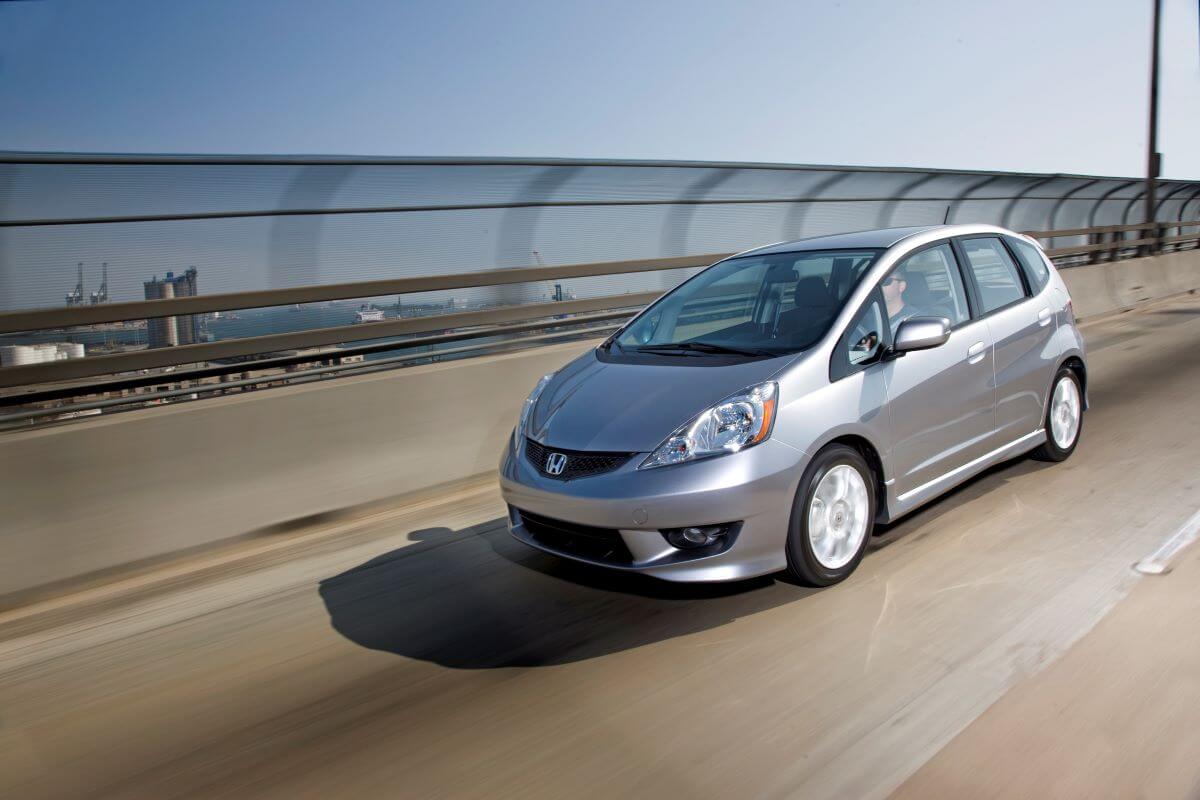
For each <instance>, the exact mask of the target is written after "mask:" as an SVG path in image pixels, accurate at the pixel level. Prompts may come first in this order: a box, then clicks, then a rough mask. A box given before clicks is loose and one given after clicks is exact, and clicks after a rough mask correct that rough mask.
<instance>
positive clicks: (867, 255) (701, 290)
mask: <svg viewBox="0 0 1200 800" xmlns="http://www.w3.org/2000/svg"><path fill="white" fill-rule="evenodd" d="M881 252H882V251H881V250H875V249H871V250H810V251H806V252H799V253H772V254H770V255H762V256H745V257H743V258H733V259H730V260H728V261H722V262H720V263H719V264H716V265H714V266H712V267H710V268H708V269H707V270H705V271H704V272H702V273H700V274H699V275H697V276H696V277H694V278H692V279H691V280H689V281H687V282H686V283H684V284H683V285H681V286H680V287H679V288H677V289H675V290H674V291H673V292H671V293H669V294H667V295H666V296H664V297H662V298H661V299H660V300H659V301H658V302H657V303H655V304H654V305H653V306H651V307H650V309H649V310H648V311H647V313H645V314H643V315H642V316H641V317H639V318H638V319H637V320H636V321H635V322H634V323H633V324H632V325H630V326H629V327H628V328H626V329H625V330H624V331H622V332H621V333H620V335H619V336H618V337H617V338H616V340H615V341H616V344H617V346H618V347H619V348H620V349H621V350H622V351H626V352H629V351H633V352H637V353H650V354H662V355H688V356H702V355H713V354H721V355H725V356H745V357H768V356H777V355H784V354H786V353H794V352H797V351H799V350H804V349H805V348H807V347H810V346H811V345H813V344H815V343H816V342H818V341H819V340H820V339H821V337H822V336H824V335H825V332H826V331H827V330H829V326H830V325H831V324H832V323H833V319H834V317H836V316H837V313H838V311H840V310H841V308H842V304H843V303H845V301H846V298H847V297H849V296H850V292H851V291H852V290H853V289H854V287H855V286H856V285H857V284H858V281H859V279H860V278H862V276H863V274H864V273H865V272H866V271H867V269H868V268H869V267H870V266H871V264H873V263H874V261H875V259H876V258H877V257H878V256H879V254H880V253H881Z"/></svg>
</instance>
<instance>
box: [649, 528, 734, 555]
mask: <svg viewBox="0 0 1200 800" xmlns="http://www.w3.org/2000/svg"><path fill="white" fill-rule="evenodd" d="M728 529H729V526H727V525H704V526H697V527H693V528H673V529H671V530H667V531H663V534H664V535H665V536H666V537H667V542H668V543H669V544H670V545H671V546H672V547H678V548H679V549H681V550H687V549H690V548H695V547H707V546H708V545H710V544H712V543H713V542H715V541H717V540H718V539H720V538H721V537H722V536H724V535H725V531H727V530H728Z"/></svg>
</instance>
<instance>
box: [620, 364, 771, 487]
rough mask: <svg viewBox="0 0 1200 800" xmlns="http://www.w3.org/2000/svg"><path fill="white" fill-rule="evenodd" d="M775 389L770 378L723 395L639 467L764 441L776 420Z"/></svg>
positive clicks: (642, 467)
mask: <svg viewBox="0 0 1200 800" xmlns="http://www.w3.org/2000/svg"><path fill="white" fill-rule="evenodd" d="M778 392H779V387H778V386H776V384H775V383H774V382H773V381H771V382H767V383H760V384H758V385H757V386H751V387H750V388H748V389H745V390H743V391H741V392H738V393H737V394H735V395H733V396H732V397H727V398H725V399H724V400H722V401H721V402H720V403H717V404H716V405H715V406H713V407H712V408H710V409H708V410H707V411H705V412H704V413H702V414H700V415H699V416H697V417H696V418H695V419H693V420H692V421H691V422H689V423H687V424H686V425H681V426H680V427H679V428H678V429H676V431H675V432H674V433H672V434H671V435H670V436H668V437H667V440H666V441H665V442H663V443H662V444H660V445H659V446H658V449H657V450H655V451H654V452H653V453H651V454H650V456H649V458H647V459H646V460H645V461H643V462H642V464H641V466H640V467H638V469H647V468H649V467H665V466H667V465H668V464H680V463H682V462H684V461H695V460H696V459H700V458H708V457H710V456H719V455H724V454H725V453H736V452H737V451H739V450H745V449H746V448H747V447H753V446H754V445H756V444H758V443H759V442H761V441H764V440H765V439H766V438H767V437H768V436H770V435H771V425H772V424H773V423H774V422H775V403H776V399H777V395H778Z"/></svg>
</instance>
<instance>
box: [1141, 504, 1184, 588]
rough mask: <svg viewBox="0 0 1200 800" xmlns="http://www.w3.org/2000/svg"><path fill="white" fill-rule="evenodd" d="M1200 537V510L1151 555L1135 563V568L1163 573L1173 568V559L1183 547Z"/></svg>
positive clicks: (1150, 573)
mask: <svg viewBox="0 0 1200 800" xmlns="http://www.w3.org/2000/svg"><path fill="white" fill-rule="evenodd" d="M1197 537H1200V511H1197V512H1196V513H1195V514H1193V515H1192V516H1191V518H1189V519H1188V521H1187V522H1185V523H1183V525H1182V526H1181V527H1180V528H1179V530H1177V531H1175V533H1173V534H1171V537H1170V538H1169V539H1167V540H1166V541H1165V542H1163V543H1162V544H1161V545H1159V546H1158V549H1157V550H1155V551H1154V552H1153V553H1151V554H1150V555H1148V556H1146V557H1145V558H1143V559H1142V560H1141V561H1139V562H1138V563H1136V564H1134V565H1133V568H1134V569H1136V570H1137V571H1138V572H1140V573H1142V574H1143V575H1162V574H1163V573H1166V572H1169V571H1170V570H1171V559H1172V558H1174V557H1175V554H1176V553H1178V552H1179V551H1180V550H1182V549H1183V548H1185V547H1187V546H1188V545H1189V544H1191V543H1192V542H1194V541H1196V539H1197Z"/></svg>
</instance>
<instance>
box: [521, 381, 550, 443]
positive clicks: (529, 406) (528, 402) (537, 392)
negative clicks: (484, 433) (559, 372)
mask: <svg viewBox="0 0 1200 800" xmlns="http://www.w3.org/2000/svg"><path fill="white" fill-rule="evenodd" d="M553 377H554V373H553V372H551V373H550V374H549V375H543V376H542V377H541V379H540V380H539V381H538V382H537V386H534V387H533V391H532V392H530V393H529V397H526V398H525V404H524V405H523V406H521V418H520V419H519V420H517V427H516V430H514V431H513V440H514V442H515V441H519V440H520V437H521V436H522V435H524V433H525V425H526V424H527V423H528V422H529V413H530V412H531V411H533V407H534V405H536V404H537V401H538V398H539V397H541V396H542V390H543V389H545V388H546V384H548V383H549V382H550V379H551V378H553Z"/></svg>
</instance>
